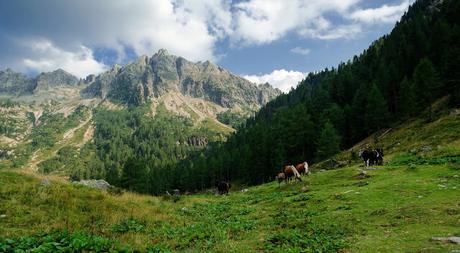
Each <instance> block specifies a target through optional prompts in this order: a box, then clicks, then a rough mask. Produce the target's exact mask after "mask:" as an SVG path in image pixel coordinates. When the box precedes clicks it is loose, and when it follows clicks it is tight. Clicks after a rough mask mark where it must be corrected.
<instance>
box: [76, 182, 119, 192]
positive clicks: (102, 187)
mask: <svg viewBox="0 0 460 253" xmlns="http://www.w3.org/2000/svg"><path fill="white" fill-rule="evenodd" d="M72 183H74V184H79V185H84V186H87V187H89V188H93V189H99V190H104V191H107V190H108V189H109V188H110V187H111V185H110V184H109V183H107V181H105V180H102V179H100V180H81V181H77V182H72Z"/></svg>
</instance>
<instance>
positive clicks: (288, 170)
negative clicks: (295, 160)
mask: <svg viewBox="0 0 460 253" xmlns="http://www.w3.org/2000/svg"><path fill="white" fill-rule="evenodd" d="M284 174H285V175H286V181H290V180H291V179H292V177H295V179H296V180H299V181H302V178H300V174H299V172H298V171H297V169H296V168H295V167H294V166H292V165H287V166H284Z"/></svg>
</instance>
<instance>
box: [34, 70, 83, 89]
mask: <svg viewBox="0 0 460 253" xmlns="http://www.w3.org/2000/svg"><path fill="white" fill-rule="evenodd" d="M79 80H80V79H79V78H77V77H76V76H74V75H72V74H70V73H68V72H66V71H65V70H62V69H58V70H55V71H53V72H45V73H41V74H40V75H38V76H37V77H36V78H35V82H36V86H35V88H34V92H37V91H40V90H47V89H51V88H54V87H58V86H70V87H72V86H76V85H78V82H79Z"/></svg>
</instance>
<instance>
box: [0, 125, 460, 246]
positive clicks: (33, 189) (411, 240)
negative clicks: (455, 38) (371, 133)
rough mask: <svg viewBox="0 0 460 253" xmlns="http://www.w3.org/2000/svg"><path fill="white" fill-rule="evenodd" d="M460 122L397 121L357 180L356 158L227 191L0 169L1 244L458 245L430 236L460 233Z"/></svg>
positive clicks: (357, 164)
mask: <svg viewBox="0 0 460 253" xmlns="http://www.w3.org/2000/svg"><path fill="white" fill-rule="evenodd" d="M459 122H460V119H459V118H457V117H454V116H445V117H442V118H440V119H439V120H437V121H435V122H432V123H430V124H422V123H421V122H418V121H414V122H412V123H410V124H406V125H403V126H401V127H398V128H395V129H394V130H393V131H392V132H391V133H389V134H388V135H386V136H385V137H384V138H381V139H380V141H379V144H380V145H382V146H383V147H384V148H385V150H388V152H387V156H386V158H387V159H386V160H387V161H386V162H387V163H386V164H385V165H384V166H378V167H376V169H375V170H368V175H369V176H370V177H369V178H366V179H358V177H357V175H358V174H359V171H360V170H361V169H363V168H362V167H361V162H358V161H353V160H351V161H347V164H348V165H345V166H344V167H342V168H340V169H335V170H326V171H324V172H319V171H318V170H316V172H315V173H312V174H311V175H310V176H309V177H304V179H303V181H302V182H301V183H293V184H284V183H282V184H281V185H280V186H279V185H278V183H276V182H272V183H267V184H264V185H260V186H255V187H250V188H248V191H247V192H244V193H243V192H231V193H230V195H228V196H214V195H213V194H198V195H192V196H180V197H175V196H173V197H154V196H145V195H138V194H133V193H125V194H123V195H111V194H110V193H105V192H101V191H97V190H92V189H88V188H85V187H83V186H78V185H72V184H69V183H67V182H64V181H63V180H62V179H60V178H59V177H53V176H49V178H51V185H50V186H42V185H41V183H40V180H41V179H39V178H37V176H31V175H24V174H19V173H16V172H14V171H6V170H0V203H1V205H0V215H6V216H5V217H3V218H0V238H3V239H0V252H2V251H1V247H2V242H4V241H5V240H7V239H8V240H9V241H8V242H9V243H10V244H11V243H13V244H14V243H16V244H17V243H21V242H22V241H23V240H22V239H20V238H18V237H21V236H22V237H23V236H25V237H26V238H29V239H27V240H29V241H32V242H34V244H33V245H34V247H40V245H41V244H40V242H39V241H40V240H41V239H40V238H42V237H43V236H41V235H51V238H55V239H50V240H51V241H53V242H60V241H62V240H63V239H65V238H72V237H77V238H86V239H82V240H83V241H86V242H88V245H89V246H91V245H93V244H94V242H92V239H91V238H99V239H97V241H99V240H100V241H102V242H106V243H107V244H104V245H106V247H109V248H110V249H111V250H113V251H128V252H130V251H135V250H139V251H150V252H450V251H452V250H459V249H460V246H459V245H455V244H449V243H442V242H435V241H431V240H430V238H431V237H437V236H460V199H459V190H460V163H459V159H458V157H459V154H460V141H459V135H460V132H459V131H458V130H459V129H460V127H459V126H460V124H459ZM398 143H399V144H398ZM427 146H429V147H430V148H426V147H427ZM349 157H350V155H349V152H344V153H342V154H340V155H338V156H337V157H336V158H337V159H338V160H340V159H342V160H346V159H348V158H349ZM41 177H44V176H41ZM56 234H57V235H59V236H55V237H53V236H54V235H56ZM62 235H64V236H62ZM95 236H96V237H95ZM47 238H48V237H47ZM21 240H22V241H21ZM66 240H67V241H69V240H68V239H66ZM66 240H64V241H66ZM36 241H38V242H36ZM70 241H71V240H70ZM4 244H5V243H4ZM95 251H96V250H95Z"/></svg>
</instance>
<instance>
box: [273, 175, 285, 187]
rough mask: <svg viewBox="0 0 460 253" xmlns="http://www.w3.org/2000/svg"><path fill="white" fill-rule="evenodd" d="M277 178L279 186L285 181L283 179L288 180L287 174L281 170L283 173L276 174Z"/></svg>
mask: <svg viewBox="0 0 460 253" xmlns="http://www.w3.org/2000/svg"><path fill="white" fill-rule="evenodd" d="M275 178H276V180H278V186H280V187H281V182H283V180H286V174H284V172H281V173H278V175H276V177H275Z"/></svg>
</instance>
